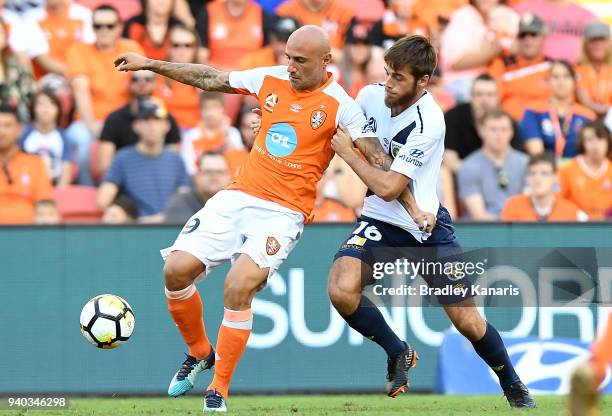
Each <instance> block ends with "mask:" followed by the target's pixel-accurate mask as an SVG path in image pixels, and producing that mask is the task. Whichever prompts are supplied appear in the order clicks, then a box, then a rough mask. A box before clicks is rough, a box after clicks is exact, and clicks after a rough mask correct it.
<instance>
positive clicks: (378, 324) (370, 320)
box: [344, 296, 406, 357]
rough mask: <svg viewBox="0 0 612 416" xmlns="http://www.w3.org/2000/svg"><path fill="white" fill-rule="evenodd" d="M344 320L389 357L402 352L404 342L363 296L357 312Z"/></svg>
mask: <svg viewBox="0 0 612 416" xmlns="http://www.w3.org/2000/svg"><path fill="white" fill-rule="evenodd" d="M344 320H345V321H346V322H347V323H348V324H349V325H350V327H351V328H353V329H354V330H355V331H357V332H359V333H360V334H361V335H363V336H364V337H366V338H368V339H371V340H372V341H374V342H375V343H377V344H378V345H380V346H381V347H382V348H383V349H384V350H385V351H386V352H387V355H388V356H389V357H397V356H398V355H400V354H401V353H403V352H404V350H405V349H406V346H405V345H404V342H403V341H402V340H401V339H399V338H398V337H397V335H395V332H393V330H392V329H391V328H390V327H389V325H387V321H385V318H384V317H383V316H382V313H380V311H379V310H378V308H377V307H376V305H374V303H372V301H371V300H370V299H368V298H367V297H365V296H362V297H361V301H360V302H359V306H358V307H357V310H356V311H355V312H353V313H352V314H351V315H349V316H345V317H344Z"/></svg>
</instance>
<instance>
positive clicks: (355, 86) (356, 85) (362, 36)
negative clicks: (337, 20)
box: [342, 24, 372, 98]
mask: <svg viewBox="0 0 612 416" xmlns="http://www.w3.org/2000/svg"><path fill="white" fill-rule="evenodd" d="M371 51H372V46H371V45H370V40H369V36H368V28H367V26H366V25H365V24H353V25H351V27H350V29H349V32H348V34H347V35H346V44H345V46H344V57H343V59H342V86H343V87H344V89H345V90H346V92H348V93H349V95H350V96H351V97H353V98H355V97H357V94H358V93H359V91H361V89H362V88H363V87H365V86H366V85H368V82H367V75H366V68H367V66H368V61H369V60H370V56H371Z"/></svg>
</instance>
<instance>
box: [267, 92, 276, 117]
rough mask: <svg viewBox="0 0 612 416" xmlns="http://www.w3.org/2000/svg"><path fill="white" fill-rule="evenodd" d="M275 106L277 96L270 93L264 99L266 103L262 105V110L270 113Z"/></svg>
mask: <svg viewBox="0 0 612 416" xmlns="http://www.w3.org/2000/svg"><path fill="white" fill-rule="evenodd" d="M276 104H278V95H276V94H274V93H270V94H268V96H267V97H266V101H265V103H264V109H265V110H267V111H269V112H270V113H271V112H272V110H274V106H275V105H276Z"/></svg>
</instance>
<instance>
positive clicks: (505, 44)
mask: <svg viewBox="0 0 612 416" xmlns="http://www.w3.org/2000/svg"><path fill="white" fill-rule="evenodd" d="M470 3H471V4H468V5H465V6H463V7H462V8H460V9H459V10H457V11H456V12H455V13H453V15H452V17H451V21H450V23H449V24H448V26H447V27H446V29H445V30H444V33H443V34H442V38H441V50H440V56H441V65H442V71H443V72H444V78H445V82H446V85H447V87H448V88H449V90H450V91H451V92H452V93H453V95H454V96H455V98H456V99H457V101H459V102H465V101H467V100H468V96H469V91H470V85H471V83H472V80H473V79H474V78H475V77H476V76H478V74H481V73H483V72H485V71H486V69H487V65H489V64H490V63H491V61H492V60H493V59H494V58H496V57H497V56H499V55H500V54H501V53H502V52H503V51H504V49H509V48H510V46H511V44H512V41H513V39H514V37H515V36H516V33H517V30H518V15H517V14H516V13H514V11H512V9H510V8H508V7H506V6H503V5H500V4H499V3H500V2H499V1H498V0H475V1H472V2H470Z"/></svg>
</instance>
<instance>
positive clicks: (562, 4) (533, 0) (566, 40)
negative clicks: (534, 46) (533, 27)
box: [516, 0, 596, 63]
mask: <svg viewBox="0 0 612 416" xmlns="http://www.w3.org/2000/svg"><path fill="white" fill-rule="evenodd" d="M516 11H517V12H518V13H519V14H521V15H523V14H525V13H528V12H531V13H533V14H536V15H538V16H539V17H540V18H541V19H542V20H543V21H544V24H545V25H546V27H547V28H548V36H547V37H546V41H545V42H544V56H547V57H549V58H551V59H555V60H557V59H562V60H566V61H569V62H571V63H576V61H577V60H578V54H579V52H580V41H581V37H582V35H583V33H584V28H585V26H586V24H587V23H589V22H590V21H593V20H595V19H596V17H595V15H594V14H593V13H591V12H590V11H589V10H588V9H586V8H585V7H583V6H580V5H578V4H577V3H576V2H575V1H572V0H525V1H524V2H522V3H521V4H519V5H518V6H516Z"/></svg>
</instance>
